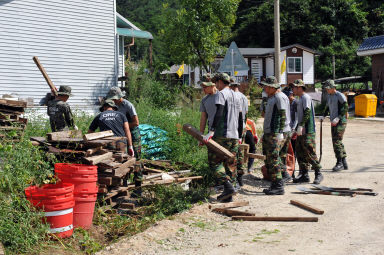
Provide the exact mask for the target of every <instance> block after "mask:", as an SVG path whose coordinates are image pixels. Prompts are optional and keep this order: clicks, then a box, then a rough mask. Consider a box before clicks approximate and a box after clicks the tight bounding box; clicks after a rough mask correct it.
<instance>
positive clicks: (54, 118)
mask: <svg viewBox="0 0 384 255" xmlns="http://www.w3.org/2000/svg"><path fill="white" fill-rule="evenodd" d="M70 96H73V95H72V94H71V87H69V86H60V88H59V91H58V92H57V96H56V97H55V99H53V100H50V101H48V103H47V106H48V108H47V114H48V116H49V123H50V124H51V129H52V132H59V131H63V130H68V129H69V128H73V129H75V130H77V126H76V125H75V124H74V121H73V115H72V111H71V107H70V106H69V104H68V103H67V101H68V99H69V97H70Z"/></svg>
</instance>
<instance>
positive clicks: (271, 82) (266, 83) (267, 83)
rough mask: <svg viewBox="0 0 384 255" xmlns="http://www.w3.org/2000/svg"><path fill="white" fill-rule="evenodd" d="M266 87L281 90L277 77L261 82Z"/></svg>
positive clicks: (270, 77)
mask: <svg viewBox="0 0 384 255" xmlns="http://www.w3.org/2000/svg"><path fill="white" fill-rule="evenodd" d="M260 83H261V84H262V85H264V86H268V87H272V88H275V89H278V88H280V84H279V83H278V82H277V79H276V78H275V76H269V77H267V78H266V79H265V81H262V82H260Z"/></svg>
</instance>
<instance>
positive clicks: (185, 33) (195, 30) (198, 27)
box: [162, 0, 240, 71]
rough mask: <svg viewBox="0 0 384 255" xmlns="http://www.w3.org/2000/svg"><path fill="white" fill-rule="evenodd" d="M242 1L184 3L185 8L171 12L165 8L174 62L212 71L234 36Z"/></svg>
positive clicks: (166, 37)
mask: <svg viewBox="0 0 384 255" xmlns="http://www.w3.org/2000/svg"><path fill="white" fill-rule="evenodd" d="M239 2H240V0H221V1H217V0H204V1H201V0H180V2H179V5H180V7H181V8H179V9H177V10H174V9H170V8H169V6H168V4H164V5H163V7H164V13H163V14H164V15H163V18H164V20H166V24H167V25H166V27H165V28H164V30H163V33H162V35H163V39H164V42H166V44H167V50H168V52H169V55H170V56H171V60H172V61H173V62H175V63H179V64H181V63H182V62H184V63H186V64H189V65H192V66H200V67H204V68H205V69H206V70H207V71H208V67H209V65H210V63H211V62H213V60H214V58H215V56H216V55H217V54H218V53H219V51H220V49H221V44H220V43H222V42H225V41H227V40H228V38H229V37H230V36H231V26H232V25H233V24H234V23H235V20H236V10H237V7H238V4H239Z"/></svg>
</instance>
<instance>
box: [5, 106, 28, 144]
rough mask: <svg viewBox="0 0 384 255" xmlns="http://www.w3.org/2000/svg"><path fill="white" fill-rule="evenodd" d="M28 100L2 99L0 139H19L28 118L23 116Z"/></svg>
mask: <svg viewBox="0 0 384 255" xmlns="http://www.w3.org/2000/svg"><path fill="white" fill-rule="evenodd" d="M26 106H27V102H24V101H13V100H7V99H0V139H5V140H12V141H18V140H19V139H20V137H22V136H23V134H24V130H25V127H26V126H27V122H28V120H27V119H26V118H22V117H21V115H22V114H24V108H25V107H26Z"/></svg>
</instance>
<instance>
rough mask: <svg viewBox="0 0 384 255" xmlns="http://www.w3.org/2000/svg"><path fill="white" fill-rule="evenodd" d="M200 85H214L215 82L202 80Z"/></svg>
mask: <svg viewBox="0 0 384 255" xmlns="http://www.w3.org/2000/svg"><path fill="white" fill-rule="evenodd" d="M201 86H206V87H210V86H215V83H213V82H210V81H204V82H202V83H201Z"/></svg>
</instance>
